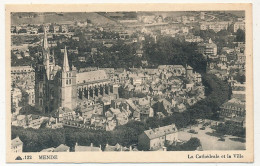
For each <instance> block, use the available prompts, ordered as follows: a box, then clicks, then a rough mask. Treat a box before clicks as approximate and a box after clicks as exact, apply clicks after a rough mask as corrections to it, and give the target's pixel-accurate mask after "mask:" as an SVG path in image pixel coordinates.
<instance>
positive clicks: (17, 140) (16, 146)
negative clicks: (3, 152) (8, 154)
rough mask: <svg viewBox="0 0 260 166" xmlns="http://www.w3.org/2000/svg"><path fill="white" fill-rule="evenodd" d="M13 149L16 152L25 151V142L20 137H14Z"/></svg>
mask: <svg viewBox="0 0 260 166" xmlns="http://www.w3.org/2000/svg"><path fill="white" fill-rule="evenodd" d="M11 150H12V152H14V153H22V152H23V142H22V141H21V140H20V138H19V137H16V138H15V139H12V141H11Z"/></svg>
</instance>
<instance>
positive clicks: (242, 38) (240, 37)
mask: <svg viewBox="0 0 260 166" xmlns="http://www.w3.org/2000/svg"><path fill="white" fill-rule="evenodd" d="M236 41H237V42H245V31H243V30H241V29H238V30H237V32H236Z"/></svg>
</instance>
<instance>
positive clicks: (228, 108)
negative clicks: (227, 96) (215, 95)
mask: <svg viewBox="0 0 260 166" xmlns="http://www.w3.org/2000/svg"><path fill="white" fill-rule="evenodd" d="M245 116H246V108H245V102H242V101H240V100H238V99H236V98H232V99H231V100H229V101H227V102H226V103H224V104H223V105H222V106H221V107H220V117H221V118H223V120H224V121H230V122H232V123H233V124H235V125H237V126H240V127H245Z"/></svg>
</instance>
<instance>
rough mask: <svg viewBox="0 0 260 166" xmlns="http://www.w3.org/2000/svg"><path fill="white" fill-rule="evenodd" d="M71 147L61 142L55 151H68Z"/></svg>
mask: <svg viewBox="0 0 260 166" xmlns="http://www.w3.org/2000/svg"><path fill="white" fill-rule="evenodd" d="M69 149H70V147H68V146H66V145H64V144H60V145H59V146H58V147H57V148H55V149H54V150H53V152H66V151H68V150H69Z"/></svg>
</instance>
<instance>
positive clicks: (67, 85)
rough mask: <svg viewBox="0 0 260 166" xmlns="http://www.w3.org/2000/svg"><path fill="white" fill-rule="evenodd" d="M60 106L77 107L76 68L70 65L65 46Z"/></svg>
mask: <svg viewBox="0 0 260 166" xmlns="http://www.w3.org/2000/svg"><path fill="white" fill-rule="evenodd" d="M60 81H61V87H60V106H61V107H67V108H70V109H74V108H75V107H76V98H77V89H76V88H77V87H76V68H75V67H74V66H73V65H72V68H70V66H69V61H68V55H67V48H66V46H65V48H64V59H63V66H62V71H61V78H60Z"/></svg>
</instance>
